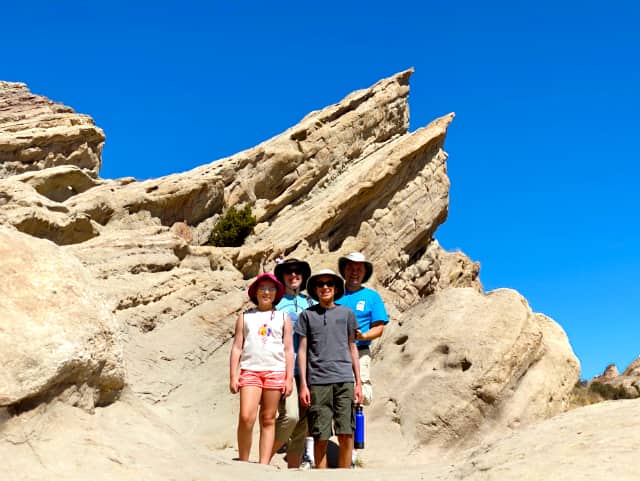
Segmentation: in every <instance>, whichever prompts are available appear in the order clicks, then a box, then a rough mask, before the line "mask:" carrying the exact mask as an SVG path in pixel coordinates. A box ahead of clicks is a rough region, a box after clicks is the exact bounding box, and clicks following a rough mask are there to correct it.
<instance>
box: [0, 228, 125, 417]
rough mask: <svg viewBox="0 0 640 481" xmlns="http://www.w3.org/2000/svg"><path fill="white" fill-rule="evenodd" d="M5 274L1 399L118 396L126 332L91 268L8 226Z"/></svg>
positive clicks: (104, 400)
mask: <svg viewBox="0 0 640 481" xmlns="http://www.w3.org/2000/svg"><path fill="white" fill-rule="evenodd" d="M0 276H1V277H2V283H0V298H1V299H2V301H1V302H0V363H1V364H2V370H1V371H0V406H12V407H13V408H17V409H26V408H28V407H32V406H35V405H37V404H38V403H40V402H43V401H48V400H50V399H52V398H54V397H55V396H58V395H63V396H64V397H65V398H67V399H70V400H71V401H72V403H73V404H78V405H81V406H82V407H85V408H87V409H93V407H94V405H104V404H108V403H110V402H113V401H114V400H115V399H116V398H117V396H118V394H119V392H120V390H121V389H122V387H123V385H124V367H123V352H122V349H123V343H122V333H121V332H120V331H121V330H120V328H119V327H118V324H117V323H116V321H115V319H114V317H113V314H112V313H111V312H110V311H109V310H108V309H107V305H106V303H105V301H104V299H102V298H101V297H100V296H99V295H97V294H96V293H95V292H94V291H93V290H92V289H91V286H92V285H93V284H94V281H93V278H92V277H91V275H90V274H89V272H88V271H87V270H86V269H85V268H84V267H83V266H82V265H81V264H80V262H79V261H78V260H77V259H76V258H75V257H73V256H71V255H69V254H67V253H65V252H64V251H63V250H62V249H61V248H59V247H58V246H56V245H55V244H53V243H51V242H49V241H44V240H40V239H36V238H34V237H31V236H28V235H25V234H22V233H20V232H17V231H14V230H11V229H7V228H6V227H2V226H0Z"/></svg>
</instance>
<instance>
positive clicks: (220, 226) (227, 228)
mask: <svg viewBox="0 0 640 481" xmlns="http://www.w3.org/2000/svg"><path fill="white" fill-rule="evenodd" d="M255 225H256V218H255V217H254V216H253V214H252V213H251V206H250V205H249V204H247V205H245V206H244V208H242V209H240V210H238V209H236V208H235V207H233V206H231V207H229V209H228V210H227V212H225V214H224V215H223V216H222V217H221V218H220V219H219V220H218V222H217V223H216V225H215V226H214V228H213V230H212V231H211V235H210V236H209V244H210V245H214V246H217V247H240V246H241V245H242V244H243V243H244V240H245V239H246V238H247V236H248V235H250V234H251V233H252V232H253V228H254V227H255Z"/></svg>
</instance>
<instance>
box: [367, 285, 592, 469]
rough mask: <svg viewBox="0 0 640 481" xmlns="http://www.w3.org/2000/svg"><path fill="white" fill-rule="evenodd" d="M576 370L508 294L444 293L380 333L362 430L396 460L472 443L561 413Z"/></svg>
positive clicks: (555, 330) (559, 342) (556, 335)
mask: <svg viewBox="0 0 640 481" xmlns="http://www.w3.org/2000/svg"><path fill="white" fill-rule="evenodd" d="M579 372H580V369H579V364H578V361H577V359H576V357H575V355H574V354H573V352H572V350H571V346H570V345H569V342H568V340H567V338H566V335H565V334H564V332H563V331H562V329H561V328H560V327H559V326H558V325H557V324H556V323H555V322H553V321H551V320H550V319H548V318H546V317H544V316H541V315H538V314H534V313H532V312H531V309H530V308H529V306H528V304H527V302H526V300H525V299H524V298H523V297H522V296H520V295H519V294H517V293H516V292H515V291H512V290H509V289H500V290H497V291H492V292H490V293H488V294H486V295H485V294H481V293H478V292H477V291H475V290H473V289H470V288H465V289H446V290H444V291H440V292H438V293H436V294H435V295H433V296H431V297H430V298H428V299H427V300H426V301H425V302H423V303H421V304H419V305H417V306H415V307H414V308H412V309H410V310H408V311H407V312H405V313H404V314H403V315H402V317H401V318H400V319H399V320H398V322H396V323H391V324H389V325H388V326H387V328H386V329H385V333H384V336H383V339H382V341H381V342H380V344H379V345H378V346H377V348H376V349H375V356H374V363H373V367H372V379H373V382H374V386H375V400H374V404H373V405H372V408H371V411H370V412H371V415H370V421H371V422H370V424H369V432H370V433H378V434H377V435H378V436H380V437H383V436H387V437H388V438H387V439H390V438H391V436H392V435H394V436H397V438H396V442H392V443H391V444H392V445H393V446H394V449H395V450H399V451H400V452H404V455H407V454H408V453H418V452H420V451H424V450H428V449H429V448H435V449H437V448H443V447H444V448H451V447H456V446H465V445H470V444H471V443H474V442H478V441H479V440H481V439H487V438H491V437H492V436H494V435H495V434H496V433H503V432H504V431H506V430H508V429H513V428H516V427H518V426H520V425H524V424H529V423H531V422H533V421H536V420H539V419H541V418H546V417H550V416H552V415H554V414H557V413H559V412H562V411H564V410H566V409H567V405H568V403H567V401H568V397H569V393H570V391H571V389H572V388H573V386H574V384H575V383H576V381H577V380H578V377H579ZM390 426H393V429H390ZM374 436H375V435H374ZM405 462H406V461H405Z"/></svg>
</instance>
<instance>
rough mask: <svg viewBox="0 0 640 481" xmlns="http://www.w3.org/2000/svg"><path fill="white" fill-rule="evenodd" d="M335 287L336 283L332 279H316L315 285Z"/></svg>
mask: <svg viewBox="0 0 640 481" xmlns="http://www.w3.org/2000/svg"><path fill="white" fill-rule="evenodd" d="M325 286H326V287H336V283H335V282H333V281H316V287H325Z"/></svg>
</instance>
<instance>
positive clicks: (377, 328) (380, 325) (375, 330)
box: [356, 321, 384, 341]
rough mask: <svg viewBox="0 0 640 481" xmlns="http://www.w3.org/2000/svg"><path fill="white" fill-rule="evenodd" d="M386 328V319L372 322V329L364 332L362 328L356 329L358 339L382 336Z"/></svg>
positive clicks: (370, 339)
mask: <svg viewBox="0 0 640 481" xmlns="http://www.w3.org/2000/svg"><path fill="white" fill-rule="evenodd" d="M383 330H384V321H374V322H372V323H371V329H369V330H368V331H367V332H365V333H362V332H361V331H360V329H358V330H357V331H356V339H357V340H358V341H373V340H374V339H377V338H379V337H380V336H382V331H383Z"/></svg>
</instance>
